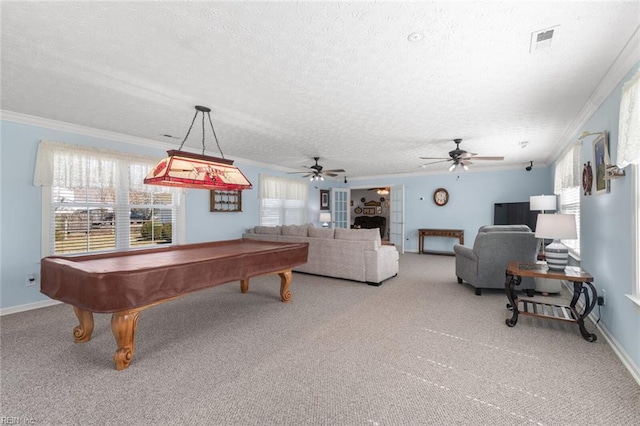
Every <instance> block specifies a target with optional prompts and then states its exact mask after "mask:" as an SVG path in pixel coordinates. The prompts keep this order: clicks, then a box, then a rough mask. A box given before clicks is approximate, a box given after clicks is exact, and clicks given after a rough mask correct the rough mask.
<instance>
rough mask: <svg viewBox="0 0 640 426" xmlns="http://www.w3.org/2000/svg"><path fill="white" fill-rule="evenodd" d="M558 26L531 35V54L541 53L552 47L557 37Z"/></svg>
mask: <svg viewBox="0 0 640 426" xmlns="http://www.w3.org/2000/svg"><path fill="white" fill-rule="evenodd" d="M557 28H558V26H555V27H551V28H545V29H544V30H540V31H534V32H532V33H531V47H530V49H529V53H535V52H539V51H540V50H544V49H548V48H550V47H551V42H552V40H554V39H555V36H556V35H557V31H556V29H557Z"/></svg>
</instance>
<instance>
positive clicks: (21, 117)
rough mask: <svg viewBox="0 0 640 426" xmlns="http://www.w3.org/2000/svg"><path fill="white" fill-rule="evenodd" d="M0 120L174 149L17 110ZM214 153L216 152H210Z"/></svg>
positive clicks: (2, 112) (268, 166) (251, 162)
mask: <svg viewBox="0 0 640 426" xmlns="http://www.w3.org/2000/svg"><path fill="white" fill-rule="evenodd" d="M0 120H3V121H11V122H13V123H18V124H26V125H29V126H36V127H43V128H45V129H50V130H58V131H61V132H68V133H75V134H78V135H82V136H89V137H94V138H100V139H109V140H112V141H117V142H123V143H128V144H133V145H139V146H145V147H149V148H157V149H161V150H165V151H166V150H169V149H175V144H169V143H166V142H160V141H157V140H153V139H146V138H139V137H136V136H130V135H125V134H124V133H117V132H110V131H108V130H102V129H96V128H93V127H86V126H80V125H77V124H72V123H67V122H64V121H57V120H51V119H48V118H42V117H36V116H33V115H27V114H21V113H19V112H13V111H7V110H0ZM212 155H216V154H212ZM234 162H239V163H242V164H245V165H250V166H254V167H260V168H266V169H269V170H278V171H283V172H289V171H291V170H293V169H291V168H288V167H280V166H275V165H273V164H267V163H261V162H258V161H254V160H247V159H245V158H238V157H236V158H234Z"/></svg>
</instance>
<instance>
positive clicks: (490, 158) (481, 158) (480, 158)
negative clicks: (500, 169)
mask: <svg viewBox="0 0 640 426" xmlns="http://www.w3.org/2000/svg"><path fill="white" fill-rule="evenodd" d="M473 159H474V160H493V161H502V160H504V157H473Z"/></svg>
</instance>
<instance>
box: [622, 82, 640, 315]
mask: <svg viewBox="0 0 640 426" xmlns="http://www.w3.org/2000/svg"><path fill="white" fill-rule="evenodd" d="M630 164H633V168H632V171H633V174H634V175H635V181H634V184H635V188H634V190H633V193H634V194H635V211H634V215H635V218H634V223H635V228H636V229H635V244H634V245H635V247H634V257H633V258H634V261H635V265H634V269H635V270H634V286H633V291H632V294H631V298H632V300H633V301H634V303H635V304H636V309H638V310H639V311H640V260H639V259H638V258H639V257H640V175H639V174H640V71H638V72H636V74H635V75H634V76H633V77H631V79H630V80H629V81H627V82H626V83H625V84H624V85H623V86H622V96H621V99H620V122H619V126H618V161H617V166H618V167H622V168H624V167H627V166H629V165H630Z"/></svg>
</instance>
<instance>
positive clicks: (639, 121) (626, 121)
mask: <svg viewBox="0 0 640 426" xmlns="http://www.w3.org/2000/svg"><path fill="white" fill-rule="evenodd" d="M617 152H618V154H617V156H618V159H617V162H616V164H617V166H618V167H620V168H623V167H626V166H628V165H629V164H632V163H635V164H638V163H639V162H640V71H638V72H637V73H636V75H634V76H633V77H632V78H631V80H629V81H627V82H626V83H625V84H624V86H622V99H621V100H620V122H619V125H618V151H617Z"/></svg>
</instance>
